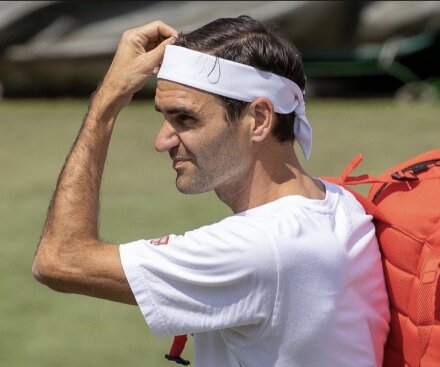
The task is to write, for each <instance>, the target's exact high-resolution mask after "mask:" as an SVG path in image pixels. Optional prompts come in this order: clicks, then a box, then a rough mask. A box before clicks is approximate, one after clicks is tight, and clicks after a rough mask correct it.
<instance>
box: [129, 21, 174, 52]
mask: <svg viewBox="0 0 440 367" xmlns="http://www.w3.org/2000/svg"><path fill="white" fill-rule="evenodd" d="M133 31H134V32H136V33H137V34H138V35H140V36H141V37H142V38H143V42H142V43H143V45H144V46H146V45H147V43H148V42H151V41H156V40H161V39H164V38H166V39H168V38H170V37H173V36H177V34H178V33H177V31H176V30H175V29H174V28H172V27H170V26H169V25H168V24H165V23H164V22H162V21H160V20H156V21H155V22H152V23H148V24H145V25H143V26H140V27H137V28H134V29H133Z"/></svg>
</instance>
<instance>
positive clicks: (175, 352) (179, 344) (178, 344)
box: [165, 335, 190, 366]
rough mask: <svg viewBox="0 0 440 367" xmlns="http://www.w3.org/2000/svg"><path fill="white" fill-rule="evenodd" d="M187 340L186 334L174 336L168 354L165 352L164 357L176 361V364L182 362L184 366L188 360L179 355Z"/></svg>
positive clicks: (187, 363)
mask: <svg viewBox="0 0 440 367" xmlns="http://www.w3.org/2000/svg"><path fill="white" fill-rule="evenodd" d="M187 340H188V337H187V336H186V335H177V336H175V337H174V339H173V343H172V344H171V348H170V352H169V353H168V354H165V358H166V359H168V360H169V361H173V362H176V363H177V364H182V365H184V366H187V365H189V364H190V362H189V361H187V360H185V359H183V358H182V357H181V354H182V352H183V349H184V348H185V344H186V341H187Z"/></svg>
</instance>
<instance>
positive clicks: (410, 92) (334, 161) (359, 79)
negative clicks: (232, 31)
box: [0, 0, 440, 367]
mask: <svg viewBox="0 0 440 367" xmlns="http://www.w3.org/2000/svg"><path fill="white" fill-rule="evenodd" d="M240 14H247V15H250V16H253V17H255V18H257V19H259V20H261V21H263V22H265V23H272V24H276V25H278V26H279V27H280V28H281V29H282V30H283V31H284V32H285V33H287V34H288V35H289V37H290V38H291V39H292V40H293V41H294V43H295V44H296V45H297V46H298V47H299V49H300V50H301V52H302V54H303V59H304V68H305V71H306V75H307V77H308V84H307V88H306V101H307V114H308V118H309V120H310V122H311V124H312V126H313V129H314V147H313V152H312V157H311V159H310V160H309V161H308V162H303V163H304V166H305V168H306V169H307V171H308V172H309V173H310V174H312V175H314V176H326V175H339V174H340V173H341V172H342V170H343V169H344V167H345V166H346V164H348V163H349V161H350V160H351V158H352V157H353V156H354V155H355V154H357V153H358V152H362V153H363V154H364V157H365V160H364V162H363V163H362V164H361V166H360V168H359V169H358V173H359V174H360V173H365V172H370V173H373V174H377V173H380V172H381V171H382V170H384V169H386V168H387V167H389V166H391V165H393V164H395V163H398V162H400V161H403V160H405V159H407V158H409V157H411V156H413V155H416V154H419V153H422V152H424V151H427V150H430V149H434V148H438V147H439V138H440V127H439V124H440V121H439V120H440V119H439V118H440V102H439V101H440V97H439V96H440V69H439V65H440V52H439V29H440V2H436V1H356V0H354V1H234V2H232V1H230V2H217V1H210V2H201V1H178V2H177V1H136V2H132V1H109V2H105V1H100V2H94V1H88V2H80V1H78V2H75V1H17V2H16V1H4V2H0V95H1V97H2V98H1V99H0V168H1V175H0V234H1V236H2V239H3V241H2V244H1V245H0V366H14V367H15V366H18V367H25V366H32V367H34V366H42V367H43V366H44V367H48V366H60V365H63V366H72V367H73V366H105V367H111V366H121V365H122V366H168V365H169V362H167V361H165V360H164V359H163V354H165V353H166V352H167V349H168V346H169V343H170V341H171V338H169V339H168V338H165V339H157V338H154V337H153V336H152V335H151V333H150V332H149V330H148V328H147V326H146V324H145V322H144V321H143V318H142V316H141V314H140V312H139V311H138V310H137V308H135V307H131V306H125V305H119V304H116V303H111V302H106V301H102V300H96V299H89V298H86V297H81V296H77V295H65V294H57V293H55V292H52V291H50V290H48V289H46V288H45V287H43V286H41V285H39V284H38V283H37V282H36V281H35V280H34V279H33V277H32V274H31V264H32V259H33V255H34V252H35V250H36V246H37V243H38V240H39V236H40V233H41V228H42V226H43V223H44V220H45V216H46V210H47V207H48V204H49V201H50V198H51V195H52V192H53V190H54V188H55V183H56V179H57V176H58V173H59V171H60V169H61V167H62V165H63V162H64V159H65V157H66V155H67V154H68V152H69V149H70V147H71V145H72V143H73V141H74V139H75V136H76V134H77V131H78V129H79V128H80V125H81V121H82V118H83V116H84V114H85V113H86V111H87V106H88V98H89V96H90V94H91V93H92V92H93V91H94V90H95V89H96V86H97V84H98V83H99V81H100V80H101V79H102V78H103V76H104V74H105V72H106V69H107V68H108V66H109V65H110V63H111V59H112V56H113V53H114V51H115V49H116V46H117V43H118V41H119V38H120V35H121V34H122V32H123V31H124V30H126V29H129V28H133V27H136V26H139V25H141V24H145V23H148V22H150V21H152V20H155V19H161V20H163V21H165V22H166V23H168V24H170V25H172V26H173V27H175V28H176V29H178V30H181V31H190V30H192V29H195V28H197V27H199V26H201V25H203V24H205V23H207V22H209V21H211V20H214V19H216V18H219V17H229V16H238V15H240ZM154 88H155V80H154V79H151V81H150V82H149V83H148V84H147V85H146V87H145V88H144V89H143V90H142V91H141V92H140V93H138V94H137V95H136V98H135V100H134V101H133V102H132V103H131V104H130V105H129V106H128V107H127V108H126V109H125V110H124V111H123V112H122V113H121V114H120V116H119V119H118V124H117V125H116V128H115V130H114V136H113V139H112V143H111V146H110V151H109V157H108V161H107V165H106V172H105V174H104V178H103V184H102V195H101V201H102V203H101V221H100V233H101V236H102V237H103V239H105V240H107V241H110V242H113V243H124V242H129V241H132V240H136V239H139V238H153V237H159V236H162V235H166V234H169V233H182V232H184V231H186V230H189V229H192V228H195V227H198V226H201V225H204V224H209V223H212V222H214V221H217V220H219V219H221V218H223V217H225V216H227V215H230V214H231V213H230V211H229V209H228V208H226V207H225V206H223V205H222V204H221V203H220V202H219V201H218V199H217V198H216V197H215V195H213V194H212V193H207V194H203V195H198V196H191V197H189V196H184V195H181V194H179V193H178V192H176V190H175V187H174V179H175V175H174V172H173V170H172V169H171V165H170V162H169V158H168V156H167V155H166V154H165V155H160V154H158V153H155V151H154V146H153V142H154V139H155V135H156V133H157V131H158V129H159V127H160V124H161V115H160V114H158V113H156V112H155V111H154V108H153V106H152V97H153V96H154ZM299 156H301V155H300V154H299ZM360 191H361V192H363V193H366V192H367V191H368V187H364V188H361V189H360ZM191 351H192V343H191V341H190V342H189V347H188V350H187V351H186V352H185V356H186V357H187V358H191Z"/></svg>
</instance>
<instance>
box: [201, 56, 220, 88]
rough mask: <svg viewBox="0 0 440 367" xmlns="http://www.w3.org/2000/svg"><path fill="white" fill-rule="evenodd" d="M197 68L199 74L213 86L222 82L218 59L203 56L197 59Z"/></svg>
mask: <svg viewBox="0 0 440 367" xmlns="http://www.w3.org/2000/svg"><path fill="white" fill-rule="evenodd" d="M209 56H211V57H209ZM195 67H196V70H197V72H198V73H199V74H202V75H203V76H204V77H206V79H207V80H208V81H209V82H210V83H211V84H217V83H218V82H219V81H220V74H221V73H220V60H219V58H218V57H215V58H214V57H212V55H205V54H201V55H200V56H199V57H198V58H197V61H196V65H195Z"/></svg>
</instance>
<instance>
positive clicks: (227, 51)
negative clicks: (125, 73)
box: [174, 15, 306, 142]
mask: <svg viewBox="0 0 440 367" xmlns="http://www.w3.org/2000/svg"><path fill="white" fill-rule="evenodd" d="M174 45H176V46H182V47H186V48H189V49H191V50H195V51H200V52H203V53H207V54H210V55H213V56H217V57H220V58H223V59H227V60H231V61H235V62H238V63H240V64H245V65H249V66H253V67H255V68H257V69H259V70H263V71H268V72H271V73H274V74H277V75H280V76H283V77H285V78H287V79H290V80H292V81H293V82H295V83H296V84H297V85H298V86H299V87H300V88H301V90H304V88H305V84H306V78H305V75H304V72H303V67H302V59H301V56H300V53H299V51H298V50H297V49H296V47H295V46H294V45H293V43H292V42H291V41H290V40H289V39H288V38H287V37H285V36H284V35H283V34H282V33H281V32H279V31H278V30H277V29H275V28H274V27H272V28H268V27H265V26H264V25H262V24H261V23H260V22H258V21H257V20H255V19H252V18H250V17H248V16H244V15H242V16H239V17H237V18H220V19H217V20H214V21H213V22H211V23H208V24H206V25H205V26H203V27H200V28H198V29H196V30H194V31H192V32H190V33H180V34H179V36H178V38H177V40H176V42H175V43H174ZM218 98H220V99H221V100H222V101H223V104H224V106H225V113H226V119H227V121H229V122H236V121H237V120H238V119H239V118H240V116H241V114H242V112H243V111H244V108H245V106H246V104H247V102H243V101H239V100H236V99H232V98H228V97H222V96H219V97H218ZM294 120H295V112H291V113H290V114H276V125H275V127H274V128H273V131H272V133H273V134H274V136H275V137H276V138H277V139H278V140H279V141H281V142H282V141H286V140H293V139H294V132H293V126H294Z"/></svg>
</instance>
